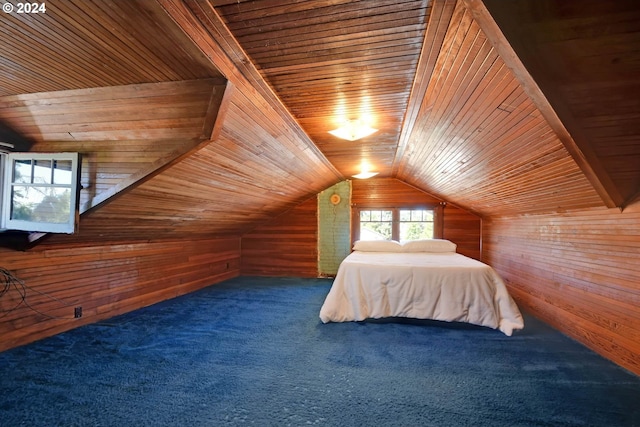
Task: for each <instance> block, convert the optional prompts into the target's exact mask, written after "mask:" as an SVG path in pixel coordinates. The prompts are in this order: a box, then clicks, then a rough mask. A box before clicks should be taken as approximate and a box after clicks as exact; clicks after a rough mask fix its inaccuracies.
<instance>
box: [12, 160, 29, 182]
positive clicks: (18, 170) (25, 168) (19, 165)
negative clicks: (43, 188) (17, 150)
mask: <svg viewBox="0 0 640 427" xmlns="http://www.w3.org/2000/svg"><path fill="white" fill-rule="evenodd" d="M13 182H15V183H18V184H29V183H30V182H31V160H15V161H14V162H13Z"/></svg>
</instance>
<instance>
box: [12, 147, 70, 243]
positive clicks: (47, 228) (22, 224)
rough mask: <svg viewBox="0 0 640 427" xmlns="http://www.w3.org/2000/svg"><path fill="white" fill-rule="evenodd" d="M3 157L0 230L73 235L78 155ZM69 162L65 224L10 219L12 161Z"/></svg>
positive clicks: (14, 155) (40, 154)
mask: <svg viewBox="0 0 640 427" xmlns="http://www.w3.org/2000/svg"><path fill="white" fill-rule="evenodd" d="M2 157H3V159H2V160H3V162H2V163H3V168H4V174H3V175H2V176H3V177H4V181H3V182H2V186H1V187H2V188H1V192H2V194H1V195H2V219H1V224H0V228H2V229H7V230H22V231H38V232H47V233H68V234H70V233H73V232H75V230H76V225H77V224H76V220H77V218H78V188H79V187H78V186H79V179H78V178H79V157H80V156H79V154H78V153H8V154H6V155H4V156H2ZM26 159H33V160H48V159H51V160H70V161H71V163H72V166H71V168H72V170H71V185H70V186H69V188H70V190H71V200H70V203H71V206H70V210H69V218H68V221H67V222H66V223H60V224H58V223H48V222H35V221H24V220H15V219H11V218H10V213H11V195H12V172H13V161H14V160H26Z"/></svg>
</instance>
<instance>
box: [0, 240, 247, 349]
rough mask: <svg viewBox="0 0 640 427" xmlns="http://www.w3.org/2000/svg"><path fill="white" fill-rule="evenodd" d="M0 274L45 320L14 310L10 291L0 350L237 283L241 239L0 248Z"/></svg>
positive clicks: (0, 306)
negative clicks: (19, 285)
mask: <svg viewBox="0 0 640 427" xmlns="http://www.w3.org/2000/svg"><path fill="white" fill-rule="evenodd" d="M0 267H3V268H5V269H7V270H9V271H11V272H12V273H13V274H14V275H16V276H17V277H18V278H19V279H21V280H22V281H24V283H25V285H26V286H28V288H29V289H27V302H28V303H29V305H30V306H31V307H33V308H34V309H36V310H38V311H40V312H41V313H45V314H46V316H45V315H42V314H39V313H36V312H35V311H34V310H31V309H30V308H29V307H27V306H26V305H25V304H19V302H20V295H19V293H18V292H17V290H16V289H10V290H9V291H8V292H6V293H4V294H3V295H2V296H1V297H0V316H2V320H1V321H0V351H3V350H6V349H9V348H12V347H16V346H19V345H23V344H27V343H29V342H32V341H36V340H38V339H41V338H45V337H48V336H52V335H55V334H58V333H61V332H64V331H66V330H69V329H73V328H76V327H78V326H81V325H84V324H88V323H94V322H96V321H99V320H103V319H107V318H110V317H113V316H116V315H119V314H122V313H126V312H129V311H132V310H135V309H138V308H141V307H144V306H148V305H151V304H154V303H157V302H160V301H163V300H166V299H170V298H174V297H176V296H179V295H183V294H186V293H189V292H193V291H195V290H198V289H201V288H203V287H206V286H209V285H212V284H215V283H218V282H221V281H223V280H227V279H230V278H233V277H236V276H238V275H239V272H240V238H239V237H230V238H221V239H208V240H206V239H204V240H193V241H190V240H182V241H152V242H143V243H112V244H109V245H60V244H50V243H43V244H41V245H38V246H37V247H36V248H35V249H32V250H31V251H28V252H17V251H13V250H9V249H4V248H0ZM52 298H55V299H52ZM75 307H82V317H81V318H74V308H75Z"/></svg>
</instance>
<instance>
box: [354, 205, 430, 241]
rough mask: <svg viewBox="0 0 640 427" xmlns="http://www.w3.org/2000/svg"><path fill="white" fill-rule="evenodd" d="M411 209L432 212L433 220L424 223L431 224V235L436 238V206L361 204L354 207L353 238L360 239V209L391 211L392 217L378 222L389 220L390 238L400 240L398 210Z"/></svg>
mask: <svg viewBox="0 0 640 427" xmlns="http://www.w3.org/2000/svg"><path fill="white" fill-rule="evenodd" d="M405 210H406V211H413V210H421V211H431V212H433V221H424V222H425V223H427V222H430V223H432V224H433V237H432V238H436V235H437V231H436V215H437V212H436V210H437V209H436V207H434V206H417V207H413V206H408V207H378V206H375V207H368V206H362V207H358V208H356V209H354V212H355V215H354V216H353V217H352V218H353V220H354V221H355V223H354V232H355V233H354V234H355V235H354V236H353V239H354V240H357V239H360V233H361V227H362V225H361V223H360V212H362V211H379V212H383V211H384V212H391V216H392V219H391V220H390V221H380V222H390V223H391V240H400V223H401V221H400V211H405Z"/></svg>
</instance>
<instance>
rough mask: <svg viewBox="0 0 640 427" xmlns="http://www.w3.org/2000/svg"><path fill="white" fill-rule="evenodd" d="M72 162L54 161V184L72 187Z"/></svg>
mask: <svg viewBox="0 0 640 427" xmlns="http://www.w3.org/2000/svg"><path fill="white" fill-rule="evenodd" d="M71 167H72V162H71V160H54V162H53V183H54V184H64V185H71Z"/></svg>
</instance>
